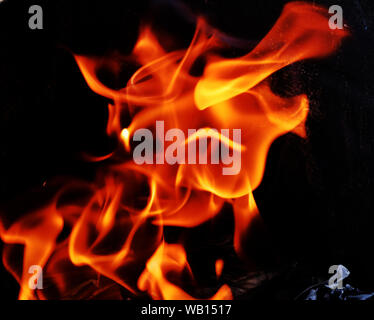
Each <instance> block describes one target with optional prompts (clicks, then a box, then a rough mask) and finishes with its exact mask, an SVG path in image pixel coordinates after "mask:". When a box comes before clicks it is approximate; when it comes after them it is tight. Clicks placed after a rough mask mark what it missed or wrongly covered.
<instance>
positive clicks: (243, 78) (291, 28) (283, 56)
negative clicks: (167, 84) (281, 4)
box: [195, 2, 346, 109]
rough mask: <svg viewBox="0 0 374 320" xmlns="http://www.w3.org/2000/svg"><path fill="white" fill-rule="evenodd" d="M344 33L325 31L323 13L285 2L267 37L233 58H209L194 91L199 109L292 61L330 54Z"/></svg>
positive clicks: (239, 90)
mask: <svg viewBox="0 0 374 320" xmlns="http://www.w3.org/2000/svg"><path fill="white" fill-rule="evenodd" d="M345 34H346V32H345V31H339V30H338V31H335V30H334V31H332V30H330V29H329V28H328V25H327V19H326V11H325V10H324V9H322V8H319V7H315V6H313V7H312V6H311V5H309V4H306V3H302V2H298V3H297V2H295V3H289V4H287V5H286V7H285V8H284V11H283V13H282V15H281V17H280V18H279V19H278V21H277V23H276V24H275V25H274V27H273V28H272V29H271V30H270V32H269V33H268V34H267V36H266V37H265V38H264V39H263V40H262V41H261V42H260V43H259V44H258V46H257V47H256V48H255V49H253V50H252V51H251V52H250V53H249V54H247V55H246V56H244V57H241V58H237V59H227V60H224V59H220V58H217V57H212V58H211V60H210V63H209V64H208V65H207V68H206V69H205V73H204V76H203V77H202V79H201V80H200V81H199V83H198V84H197V87H196V90H195V101H196V105H197V106H198V107H199V108H200V109H204V108H207V107H209V106H213V105H215V104H217V103H219V102H222V101H225V100H228V99H230V98H233V97H235V96H237V95H240V94H242V93H244V92H247V91H248V90H250V89H252V88H253V87H255V86H256V85H257V84H259V83H260V82H261V81H262V80H264V79H266V78H267V77H268V76H270V75H271V74H272V73H274V72H275V71H277V70H279V69H281V68H283V67H285V66H287V65H289V64H292V63H294V62H296V61H300V60H303V59H309V58H318V57H323V56H326V55H329V54H331V52H333V51H334V50H335V49H336V48H337V46H338V45H339V43H340V40H341V37H342V36H344V35H345Z"/></svg>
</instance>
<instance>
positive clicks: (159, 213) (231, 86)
mask: <svg viewBox="0 0 374 320" xmlns="http://www.w3.org/2000/svg"><path fill="white" fill-rule="evenodd" d="M345 35H346V33H345V32H344V31H341V30H330V29H329V27H328V16H327V10H325V9H323V8H319V7H316V6H312V5H309V4H306V3H302V2H295V3H290V4H288V5H287V6H286V7H285V9H284V11H283V13H282V15H281V17H280V18H279V20H278V21H277V22H276V24H275V25H274V27H273V28H272V29H271V30H270V32H269V33H268V34H267V36H266V37H265V38H264V39H263V40H262V41H261V42H260V43H259V44H258V45H257V46H256V47H255V48H254V49H253V50H252V51H251V52H249V53H248V54H247V55H245V56H242V57H239V58H234V59H226V58H223V57H220V56H219V55H218V54H217V53H216V52H217V50H218V49H220V48H222V47H223V46H224V45H225V44H224V43H223V42H222V40H220V38H219V37H217V35H216V33H215V31H214V30H213V29H212V28H211V27H209V26H207V24H206V23H205V22H204V20H202V19H200V20H198V23H197V28H196V32H195V35H194V38H193V40H192V42H191V44H190V46H189V48H188V49H186V50H178V51H174V52H165V50H164V49H163V48H162V46H161V45H160V43H159V42H158V40H157V37H156V36H155V35H154V34H153V33H152V31H151V30H150V28H143V29H142V30H141V33H140V36H139V39H138V41H137V43H136V45H135V47H134V49H133V52H132V55H131V58H132V59H133V60H135V61H136V62H137V63H139V64H140V65H141V66H142V67H141V68H139V69H138V70H137V71H136V72H135V74H134V75H133V76H132V77H131V79H130V80H129V82H128V83H127V85H126V86H124V88H123V89H121V90H113V89H111V88H108V87H106V86H105V85H104V84H103V83H101V82H100V81H99V80H98V78H97V76H96V73H95V72H96V70H97V69H98V67H99V66H100V61H101V60H100V59H98V58H94V57H84V56H75V59H76V61H77V64H78V66H79V68H80V70H81V72H82V74H83V76H84V78H85V80H86V82H87V84H88V85H89V87H90V88H91V89H92V90H93V91H95V92H96V93H97V94H99V95H101V96H104V97H107V98H110V99H112V101H113V104H110V105H109V119H108V124H107V134H108V135H111V136H113V135H115V136H116V137H117V138H118V141H120V142H121V143H119V148H118V150H117V151H116V152H113V153H111V154H109V155H107V156H106V157H102V158H100V159H95V161H100V160H104V159H109V158H112V159H113V160H115V161H116V164H114V165H111V166H107V165H106V168H105V170H104V169H103V170H102V172H99V173H98V177H97V182H96V183H95V184H89V185H88V184H84V183H81V182H77V181H75V182H72V183H71V185H68V186H66V187H65V188H63V189H62V190H61V191H60V192H59V193H58V194H57V195H56V196H55V198H54V199H53V201H52V202H51V203H50V204H48V205H47V206H45V207H43V208H42V209H40V210H38V211H37V212H32V213H30V214H28V215H26V216H25V217H23V218H22V219H20V220H18V221H16V222H13V223H12V224H8V223H6V222H5V221H0V222H1V223H0V235H1V238H2V240H3V241H4V242H5V243H6V244H7V245H6V248H5V251H4V257H3V258H4V265H5V266H6V268H7V269H8V270H9V271H10V272H11V273H12V274H13V275H14V276H15V278H16V279H17V280H18V282H19V283H20V286H21V290H20V294H19V298H20V299H36V298H39V299H48V298H51V297H53V298H73V297H75V296H76V294H74V293H76V292H77V290H80V289H79V288H82V286H83V285H84V283H85V281H88V279H92V278H95V274H97V275H99V276H100V275H101V276H104V277H106V278H109V279H111V280H112V281H115V282H116V283H118V284H119V285H121V286H122V287H124V288H126V289H127V290H128V292H130V293H131V294H133V295H137V294H142V292H146V293H147V294H148V295H149V296H150V297H152V298H154V299H193V298H194V297H193V296H192V295H191V294H189V293H188V292H187V290H185V289H183V287H182V285H181V284H179V282H180V280H181V278H183V277H187V278H189V279H190V282H191V283H194V284H195V285H196V286H197V287H198V283H195V282H194V280H193V272H192V270H191V268H190V267H189V264H188V261H187V254H186V250H185V248H184V247H183V245H182V244H180V243H179V244H169V243H167V242H165V240H164V237H163V231H164V227H166V226H179V227H188V228H190V227H195V226H198V225H200V224H201V223H203V222H206V221H208V220H209V219H212V218H213V217H214V216H215V215H217V214H218V213H219V212H220V211H221V209H222V206H223V205H224V203H225V202H228V203H230V204H231V205H232V207H233V210H234V216H235V230H234V232H235V234H234V246H235V249H236V251H237V252H238V253H240V254H241V255H245V250H243V248H242V243H241V241H242V240H241V239H242V238H243V237H244V236H245V234H246V233H247V231H248V227H249V226H250V224H251V222H252V220H253V218H254V217H256V216H257V215H258V209H257V206H256V203H255V199H254V198H253V194H252V191H253V190H254V189H255V188H257V187H258V186H259V184H260V182H261V180H262V177H263V174H264V168H265V161H266V156H267V152H268V150H269V148H270V145H271V144H272V142H273V141H274V140H275V139H276V138H277V137H279V136H281V135H283V134H285V133H288V132H294V133H296V134H298V135H300V136H302V137H305V129H304V122H305V119H306V117H307V114H308V99H307V97H306V95H299V96H295V97H292V98H283V97H279V96H277V95H275V94H274V93H273V92H272V91H271V89H270V86H269V82H268V81H267V78H268V77H269V76H270V75H271V74H273V73H274V72H276V71H277V70H279V69H281V68H284V67H285V66H287V65H290V64H292V63H294V62H296V61H300V60H303V59H309V58H322V57H325V56H327V55H329V54H332V53H333V52H334V51H335V50H336V49H337V47H338V45H339V43H340V41H341V39H342V38H343V37H344V36H345ZM201 57H204V58H205V60H206V65H205V68H204V72H203V74H202V76H194V75H192V73H191V72H190V71H191V68H192V67H193V65H194V63H195V62H196V61H197V59H199V58H201ZM124 111H126V113H125V112H124ZM124 114H131V122H130V124H129V125H128V126H127V128H123V126H122V125H121V120H123V119H122V118H123V117H124ZM158 121H162V123H163V126H164V128H163V129H164V130H163V131H162V132H160V131H157V130H156V128H155V126H156V123H157V122H158ZM191 128H196V129H212V128H216V129H217V133H215V134H211V135H209V141H210V145H211V148H210V152H208V149H207V148H206V149H205V151H206V154H205V156H206V157H209V158H210V157H211V156H212V153H213V152H215V151H214V150H215V149H214V147H213V146H214V145H216V146H218V145H219V144H217V142H220V143H221V147H220V148H219V147H217V148H218V149H220V150H221V152H222V153H223V152H224V150H226V151H225V152H226V156H227V157H230V154H235V152H236V151H238V150H240V152H241V153H240V156H241V158H240V160H241V167H240V168H239V170H237V171H235V172H234V173H233V174H228V175H227V174H224V172H225V170H226V172H227V170H228V169H229V168H230V166H229V165H232V164H233V163H231V164H230V163H229V162H227V161H218V162H213V161H211V162H209V161H208V162H205V163H201V162H199V161H188V160H191V159H189V158H188V157H189V154H186V157H187V158H186V160H185V161H184V162H183V161H182V162H179V161H175V162H174V164H170V163H168V162H167V161H164V158H163V157H164V151H165V150H166V151H167V148H168V147H170V145H171V144H174V146H173V147H174V149H175V151H176V152H177V155H175V154H174V152H173V151H172V152H170V154H169V156H170V157H177V158H178V152H179V151H178V150H181V149H179V148H182V149H183V150H193V148H195V149H196V150H198V148H197V145H198V144H199V145H200V144H202V136H196V135H193V134H192V135H191V134H189V132H188V130H189V129H191ZM222 128H225V129H227V132H226V131H223V130H222V131H221V129H222ZM143 129H147V130H149V131H150V132H151V133H152V134H153V137H154V144H155V146H156V147H155V150H156V152H155V154H152V159H151V160H152V161H149V162H145V163H144V164H142V165H140V164H136V163H135V162H134V161H133V160H132V155H133V152H134V149H135V148H136V144H135V143H134V141H135V140H137V139H134V135H135V134H136V132H137V130H143ZM174 129H178V132H181V133H182V134H183V137H184V138H183V139H181V140H179V139H177V141H174V138H173V137H171V138H170V137H169V138H168V137H167V136H165V133H166V132H168V130H174ZM237 129H240V130H241V139H240V141H239V142H238V140H237V139H235V138H234V135H235V130H237ZM231 131H232V132H233V136H231V134H229V132H231ZM160 141H162V142H164V143H165V144H164V145H162V146H161V145H160ZM206 141H207V140H206V137H205V142H206ZM138 142H140V141H139V140H138ZM225 147H227V148H226V149H225ZM124 154H125V156H124ZM118 159H122V160H120V161H118ZM222 159H223V158H222ZM153 160H154V161H153ZM195 160H196V159H195ZM78 192H79V194H83V193H84V194H85V196H82V197H81V199H80V200H79V201H71V200H69V201H68V200H66V199H67V198H68V197H67V196H66V195H69V194H70V195H71V194H78ZM63 229H66V230H69V231H70V233H69V235H68V236H67V237H65V238H63V240H60V239H58V236H59V234H60V233H61V232H62V230H63ZM15 243H16V244H22V245H24V247H25V250H24V258H23V267H22V268H19V267H14V263H13V261H12V259H11V256H12V255H11V253H12V246H11V244H15ZM32 265H40V266H41V267H43V272H44V277H48V281H49V283H50V284H49V287H50V288H51V287H53V289H49V290H48V288H46V289H43V290H36V291H34V290H32V289H30V287H29V285H28V283H29V278H30V274H29V273H28V270H29V267H30V266H32ZM213 268H215V270H216V274H217V278H220V276H221V274H222V272H223V268H224V262H223V261H222V260H217V261H216V262H215V265H214V266H213ZM69 274H74V275H75V277H74V279H75V280H71V279H69ZM171 275H172V276H171ZM96 278H97V281H98V282H97V283H96V282H95V284H92V283H91V284H90V287H89V288H87V289H86V290H88V291H89V290H91V291H95V292H96V291H99V287H100V281H99V279H100V278H98V276H96ZM77 279H79V280H80V281H81V283H80V282H79V281H78V280H77ZM173 279H179V280H178V281H177V282H178V283H177V282H175V283H174V282H173ZM92 286H93V287H94V288H93V289H92ZM36 292H37V294H36ZM91 296H95V294H92V295H91ZM195 298H197V297H195ZM231 298H232V293H231V290H230V288H229V287H228V286H227V285H223V286H222V287H221V288H220V289H219V290H218V291H217V292H216V294H214V295H213V296H212V297H211V299H231Z"/></svg>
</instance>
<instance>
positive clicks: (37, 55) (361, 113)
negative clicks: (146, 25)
mask: <svg viewBox="0 0 374 320" xmlns="http://www.w3.org/2000/svg"><path fill="white" fill-rule="evenodd" d="M286 2H287V1H274V0H273V1H271V0H251V1H237V0H231V1H224V0H206V1H199V0H196V1H192V0H190V1H182V2H181V3H183V5H185V6H187V7H188V8H189V9H190V10H191V13H196V14H200V15H204V16H205V17H206V18H207V19H208V21H209V22H210V23H211V24H212V25H214V26H216V27H218V28H219V29H220V30H222V31H223V32H226V33H227V34H229V35H231V36H233V37H237V38H241V39H245V40H249V41H251V42H253V43H256V42H258V41H260V40H261V38H262V37H263V36H264V35H265V34H266V33H267V31H268V30H269V29H270V27H271V26H272V25H273V24H274V23H275V21H276V19H277V18H278V16H279V14H280V12H281V10H282V7H283V5H284V3H286ZM315 3H319V4H323V5H325V6H330V5H332V4H339V5H341V6H342V7H343V10H344V19H345V23H346V24H347V25H348V26H349V27H350V30H351V33H352V35H351V37H350V38H349V39H347V40H346V41H345V42H344V44H343V46H342V48H341V49H340V50H339V51H338V52H337V54H336V55H335V56H333V57H331V58H329V59H325V60H322V61H307V62H302V63H298V64H295V65H293V66H291V67H288V68H286V69H284V70H282V71H280V72H277V74H276V75H274V76H273V77H272V78H273V79H272V80H273V89H274V90H275V91H276V92H277V93H278V94H280V95H294V94H299V93H301V92H305V93H307V95H308V97H309V99H310V105H311V111H310V115H309V118H308V122H307V128H308V139H307V141H301V140H300V139H299V138H297V137H295V136H293V135H291V134H290V135H287V136H284V137H282V138H280V139H278V140H277V141H276V142H275V143H274V145H273V146H272V148H271V150H270V153H269V157H268V162H267V166H266V173H265V177H264V180H263V183H262V184H261V186H260V188H259V189H258V190H256V191H255V197H256V200H257V203H258V206H259V209H260V211H261V214H262V216H263V218H264V221H265V223H266V225H267V226H268V227H269V235H267V236H266V237H269V239H272V240H271V241H272V242H271V243H270V245H269V244H263V243H262V242H256V250H257V251H259V252H260V256H261V257H260V260H261V259H262V260H264V259H265V258H266V259H265V260H266V262H264V265H265V266H264V270H265V269H267V268H268V269H269V270H273V271H274V269H276V271H277V272H279V276H277V277H276V278H275V279H274V280H272V281H269V282H268V283H267V284H266V285H263V286H262V287H261V288H258V289H256V290H246V282H245V281H243V282H241V280H240V279H242V278H243V275H245V270H243V269H242V267H240V266H238V265H239V262H238V261H236V260H235V259H232V262H231V265H230V263H229V265H228V266H227V268H225V273H224V277H225V280H226V282H228V283H229V284H235V286H237V287H238V292H240V293H241V294H240V296H241V297H242V298H252V299H256V298H258V299H286V300H287V299H293V298H294V297H295V296H296V295H297V294H298V293H299V292H301V291H302V290H303V289H305V288H306V287H308V286H309V285H312V284H313V283H315V282H316V281H317V279H320V278H322V279H327V278H328V277H329V275H328V268H329V266H330V265H333V264H344V265H345V266H346V267H348V269H350V271H351V273H352V274H351V276H350V280H349V281H350V282H351V283H352V284H354V285H355V286H357V287H359V288H360V289H363V290H371V291H374V273H373V272H372V269H373V264H372V260H373V259H372V254H373V249H372V248H373V247H372V246H373V227H374V224H373V222H374V219H373V215H374V206H373V199H374V161H373V160H374V157H373V156H374V150H373V148H374V91H373V83H374V82H373V80H374V79H373V71H374V70H373V64H374V63H373V58H374V57H373V51H374V50H373V48H374V45H373V40H374V39H373V38H374V37H373V23H372V20H373V17H374V10H373V4H372V1H369V0H361V1H359V0H350V1H348V0H346V1H337V0H335V1H315ZM33 4H38V5H41V6H42V8H43V12H44V29H43V30H30V29H29V28H28V19H29V17H30V15H29V14H28V8H29V7H30V6H31V5H33ZM191 17H192V15H191V14H187V10H185V9H182V10H181V8H180V5H177V4H176V1H172V0H170V1H139V0H138V1H77V0H75V1H73V0H67V1H61V0H54V1H39V0H36V1H21V0H16V1H14V0H5V1H4V2H2V3H0V43H1V48H0V178H1V179H0V206H1V210H2V213H1V214H2V215H6V216H7V218H8V219H10V220H13V219H14V217H15V216H18V215H20V214H22V213H23V212H27V211H29V210H30V208H32V207H33V206H36V205H38V204H40V201H39V198H43V195H44V194H45V193H48V190H47V189H48V187H46V185H45V184H44V182H47V186H48V182H49V181H50V180H51V179H52V178H54V177H56V176H77V177H80V178H84V179H92V178H93V177H94V173H95V169H96V166H98V164H87V163H86V162H84V161H83V160H82V158H81V157H80V154H81V153H82V152H89V153H93V154H96V155H100V154H105V153H106V152H107V151H109V150H111V148H113V141H111V140H110V139H108V138H107V137H106V136H105V126H106V121H107V103H108V101H107V100H106V99H104V98H102V97H100V96H98V95H96V94H95V93H93V92H92V91H91V90H90V89H89V88H88V87H87V85H86V83H85V81H84V79H83V77H82V76H81V73H80V72H79V69H78V67H77V65H76V63H75V61H74V59H73V56H72V54H71V52H74V53H82V54H95V55H105V54H108V53H110V52H112V51H113V50H116V51H117V52H120V53H123V54H126V53H129V52H130V51H131V49H132V47H133V45H134V43H135V41H136V38H137V35H138V28H139V23H140V22H141V21H144V20H151V21H153V23H154V24H155V25H157V30H158V32H160V34H162V33H171V34H173V35H174V36H175V39H176V40H175V42H174V43H173V45H171V46H172V47H171V48H170V49H175V48H176V47H185V46H186V45H187V44H188V43H189V41H190V40H191V37H192V34H193V31H194V23H193V22H194V21H193V19H192V18H191ZM169 45H170V44H169ZM173 46H174V47H175V48H174V47H173ZM233 50H234V49H233ZM239 51H240V50H239ZM239 51H238V52H235V50H234V52H233V54H238V53H239ZM133 71H134V70H131V69H129V70H125V71H123V72H122V73H121V74H120V75H117V76H110V75H109V76H108V75H107V76H106V77H104V78H105V79H106V82H107V84H109V85H111V86H112V87H119V86H120V85H121V84H122V83H125V81H126V79H128V77H129V76H130V75H131V73H132V72H133ZM43 184H44V186H43ZM20 199H22V200H20ZM229 216H230V215H229V214H228V215H225V216H224V217H219V218H218V221H217V225H218V226H221V227H220V228H218V230H219V231H217V234H213V235H212V234H211V233H210V234H206V233H204V232H201V231H203V230H204V228H205V226H201V227H199V228H197V229H196V230H190V231H188V232H189V233H191V235H192V236H193V237H191V238H192V239H194V240H193V241H191V243H189V245H190V247H191V252H190V256H191V259H190V260H191V265H192V266H194V261H195V262H196V261H197V260H199V259H201V257H202V256H206V254H207V253H209V254H208V255H209V256H212V255H214V252H218V251H219V250H222V248H221V242H220V241H218V240H217V239H218V238H219V239H221V238H224V236H225V235H226V234H225V232H223V231H222V230H223V229H224V228H223V227H224V226H227V223H232V221H231V218H230V217H229ZM257 233H259V232H257ZM171 234H172V232H171ZM259 237H261V235H260V236H259ZM267 239H268V238H266V239H265V240H267ZM216 240H217V241H216ZM268 246H270V248H269V247H268ZM0 248H1V247H0ZM212 248H213V249H212ZM270 251H272V252H273V251H274V252H275V255H276V257H277V259H276V261H277V263H276V264H275V265H276V267H274V263H273V262H272V261H270V262H269V261H267V260H269V259H268V257H267V256H268V255H271V252H270ZM212 252H213V253H212ZM230 254H231V252H230V250H228V255H230ZM270 260H271V259H270ZM200 262H201V261H200ZM269 264H270V267H269ZM202 274H204V273H202ZM239 289H242V290H239ZM0 290H1V293H0V296H1V297H4V298H7V299H15V298H16V297H17V291H18V288H17V285H16V283H15V281H14V280H13V278H12V277H11V276H10V275H9V274H8V273H7V272H6V271H5V270H4V269H3V268H2V266H1V265H0Z"/></svg>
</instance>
